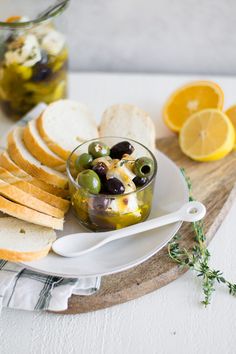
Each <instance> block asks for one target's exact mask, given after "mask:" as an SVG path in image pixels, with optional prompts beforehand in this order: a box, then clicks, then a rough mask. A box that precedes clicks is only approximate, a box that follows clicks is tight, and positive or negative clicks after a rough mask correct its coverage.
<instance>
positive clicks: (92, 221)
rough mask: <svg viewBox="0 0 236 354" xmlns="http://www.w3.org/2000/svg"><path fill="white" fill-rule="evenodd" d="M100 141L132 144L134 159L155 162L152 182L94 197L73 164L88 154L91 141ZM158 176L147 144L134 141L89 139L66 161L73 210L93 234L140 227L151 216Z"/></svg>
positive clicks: (108, 138)
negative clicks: (80, 178)
mask: <svg viewBox="0 0 236 354" xmlns="http://www.w3.org/2000/svg"><path fill="white" fill-rule="evenodd" d="M98 140H99V141H101V142H103V143H104V144H106V145H108V146H109V147H112V146H113V145H115V144H117V143H119V142H121V141H124V140H125V141H129V142H130V143H131V144H132V145H133V146H134V149H135V150H134V153H133V154H134V156H135V158H138V157H141V156H145V157H149V158H151V159H152V160H153V163H154V172H153V175H152V176H151V177H150V179H149V181H148V182H147V183H146V184H145V185H144V186H142V187H139V188H137V190H135V191H134V192H130V193H126V194H120V195H108V194H101V193H99V194H91V193H89V192H88V191H87V190H86V189H85V188H83V187H81V186H80V185H79V184H78V183H77V181H76V179H75V177H74V173H73V172H74V171H73V167H72V166H74V161H75V159H76V157H77V156H79V155H80V154H82V153H84V152H88V146H89V145H90V143H91V142H94V141H98ZM156 174H157V162H156V159H155V156H154V155H153V153H152V152H151V151H150V150H149V149H147V148H146V147H145V146H144V145H142V144H140V143H138V142H137V141H134V140H132V139H127V138H121V137H104V138H99V139H98V138H97V139H92V140H89V141H87V142H85V143H83V144H81V145H79V146H78V147H77V148H75V149H74V150H73V151H72V153H71V155H70V156H69V158H68V160H67V175H68V178H69V189H70V196H71V202H72V207H73V210H74V213H75V215H76V216H77V218H78V220H79V222H80V223H81V224H82V225H83V226H85V227H86V228H88V229H89V230H92V231H111V230H117V229H120V228H123V227H126V226H129V225H133V224H137V223H139V222H142V221H144V220H146V219H147V217H148V216H149V214H150V211H151V207H152V199H153V190H154V185H155V179H156Z"/></svg>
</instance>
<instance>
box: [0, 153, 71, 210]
mask: <svg viewBox="0 0 236 354" xmlns="http://www.w3.org/2000/svg"><path fill="white" fill-rule="evenodd" d="M0 166H2V167H3V168H5V169H6V170H8V171H9V172H10V173H12V174H13V175H14V176H16V177H18V178H20V179H22V180H24V181H27V182H28V183H30V184H32V185H33V186H35V187H38V188H40V189H41V190H43V191H45V192H47V193H49V194H53V195H55V196H58V197H62V198H67V197H68V196H69V191H68V190H66V189H62V188H58V187H55V186H52V185H51V184H48V183H46V182H44V181H40V180H39V179H37V178H35V177H32V176H30V175H29V174H28V173H26V172H25V171H24V170H22V169H21V168H20V167H19V166H17V165H16V164H15V163H14V162H13V161H12V160H11V158H10V156H9V154H8V153H7V152H6V151H4V152H3V153H1V154H0ZM54 206H55V205H54Z"/></svg>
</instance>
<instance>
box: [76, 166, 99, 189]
mask: <svg viewBox="0 0 236 354" xmlns="http://www.w3.org/2000/svg"><path fill="white" fill-rule="evenodd" d="M77 182H78V183H79V185H80V186H81V187H83V188H85V189H86V190H87V191H88V192H89V193H91V194H98V193H99V192H100V190H101V181H100V178H99V177H98V175H97V173H96V172H94V171H93V170H84V171H82V172H80V173H79V174H78V176H77Z"/></svg>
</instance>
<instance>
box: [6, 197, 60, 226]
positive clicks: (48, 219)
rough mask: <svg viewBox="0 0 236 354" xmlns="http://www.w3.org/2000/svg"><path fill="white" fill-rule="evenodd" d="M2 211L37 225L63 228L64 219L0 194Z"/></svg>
mask: <svg viewBox="0 0 236 354" xmlns="http://www.w3.org/2000/svg"><path fill="white" fill-rule="evenodd" d="M0 211H1V212H2V213H4V214H7V215H10V216H14V217H15V218H17V219H21V220H24V221H27V222H31V223H33V224H36V225H41V226H46V227H50V228H52V229H55V230H63V222H64V219H57V218H54V217H53V216H50V215H46V214H43V213H40V212H39V211H36V210H33V209H30V208H27V207H26V206H23V205H20V204H17V203H14V202H12V201H10V200H8V199H6V198H4V197H2V196H0Z"/></svg>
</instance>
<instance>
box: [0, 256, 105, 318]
mask: <svg viewBox="0 0 236 354" xmlns="http://www.w3.org/2000/svg"><path fill="white" fill-rule="evenodd" d="M100 282H101V278H99V277H94V278H82V279H71V278H61V277H55V276H50V275H44V274H40V273H37V272H33V271H31V270H29V269H25V268H24V267H22V266H21V265H19V264H16V263H11V262H7V261H4V260H0V312H1V309H2V307H9V308H13V309H20V310H30V311H43V310H50V311H63V310H66V309H67V308H68V300H69V298H70V297H71V295H72V294H75V295H84V296H86V295H92V294H94V293H95V292H96V291H97V290H98V289H99V287H100Z"/></svg>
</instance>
